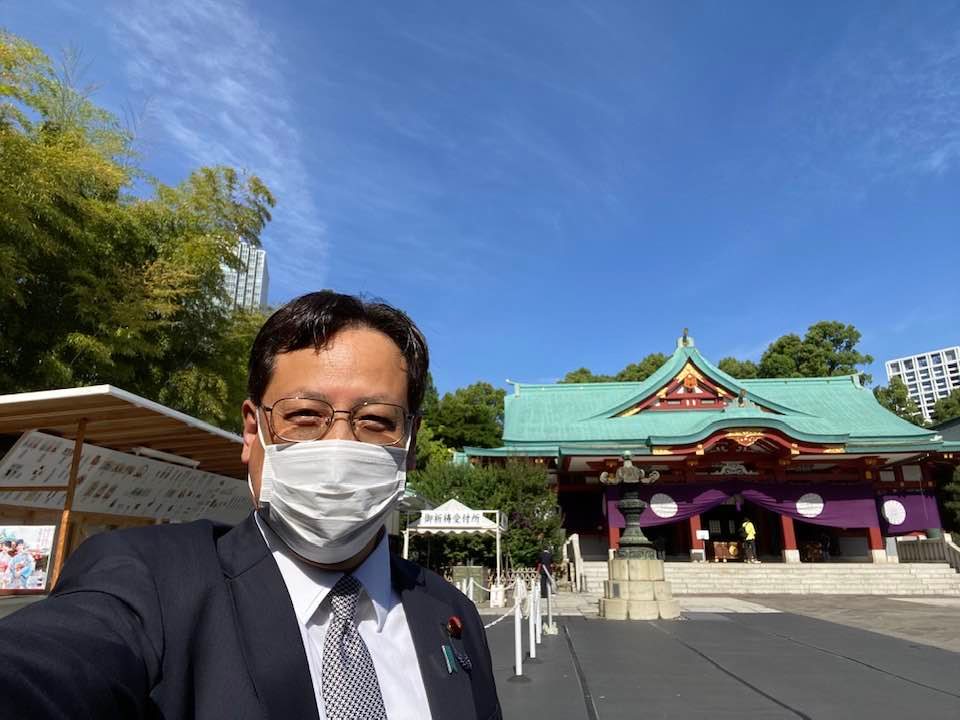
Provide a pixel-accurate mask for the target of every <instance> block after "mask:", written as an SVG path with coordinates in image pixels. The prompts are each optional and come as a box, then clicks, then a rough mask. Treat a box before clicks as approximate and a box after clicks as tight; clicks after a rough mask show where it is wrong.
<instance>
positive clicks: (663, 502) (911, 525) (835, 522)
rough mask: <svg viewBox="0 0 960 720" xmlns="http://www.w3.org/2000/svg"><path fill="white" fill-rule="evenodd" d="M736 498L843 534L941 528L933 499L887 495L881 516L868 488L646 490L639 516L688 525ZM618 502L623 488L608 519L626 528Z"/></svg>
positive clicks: (610, 493)
mask: <svg viewBox="0 0 960 720" xmlns="http://www.w3.org/2000/svg"><path fill="white" fill-rule="evenodd" d="M735 495H739V496H740V497H742V498H743V499H744V500H746V501H747V502H750V503H753V504H755V505H758V506H759V507H762V508H764V509H765V510H770V511H772V512H775V513H777V514H779V515H787V516H789V517H792V518H793V519H795V520H800V521H802V522H805V523H810V524H812V525H826V526H828V527H841V528H865V527H883V528H884V532H885V533H886V532H888V530H887V528H889V534H896V533H905V532H912V531H913V530H924V529H926V528H932V527H940V515H939V513H938V512H937V505H936V501H935V500H934V499H933V498H932V497H931V496H921V495H919V494H916V493H911V494H905V495H896V496H894V495H885V496H883V498H882V499H881V502H880V507H881V512H879V513H878V505H877V501H876V496H875V495H874V493H873V488H872V487H871V486H870V485H869V484H856V485H820V484H816V485H814V484H803V485H798V484H794V483H788V484H784V485H778V484H775V483H751V482H740V481H736V480H733V481H730V480H727V481H723V480H721V481H718V482H717V483H715V484H714V485H712V486H710V487H704V486H702V485H660V484H653V485H643V486H641V488H640V499H641V500H643V501H645V502H646V503H647V507H646V508H644V510H643V513H642V514H641V515H640V525H641V526H642V527H651V526H654V525H666V524H668V523H673V522H677V521H678V520H685V519H687V518H689V517H691V516H692V515H699V514H700V513H704V512H706V511H707V510H710V509H711V508H714V507H716V506H717V505H720V504H722V503H723V502H724V501H726V500H727V498H729V497H731V496H735ZM619 499H620V488H619V487H608V488H607V489H606V503H607V517H608V518H609V519H610V525H611V526H612V527H616V528H622V527H624V525H625V523H624V519H623V515H622V514H621V513H620V510H618V509H617V501H618V500H619ZM888 499H889V500H895V501H897V502H899V503H900V504H901V505H902V506H903V515H904V518H903V520H902V521H901V523H900V524H899V525H893V524H892V522H890V521H887V520H885V518H884V516H883V512H882V507H883V502H884V501H886V500H888ZM738 507H739V498H738ZM887 507H888V509H889V512H890V514H891V517H892V518H893V519H899V517H900V510H899V509H898V507H897V506H896V505H893V504H891V505H889V506H887Z"/></svg>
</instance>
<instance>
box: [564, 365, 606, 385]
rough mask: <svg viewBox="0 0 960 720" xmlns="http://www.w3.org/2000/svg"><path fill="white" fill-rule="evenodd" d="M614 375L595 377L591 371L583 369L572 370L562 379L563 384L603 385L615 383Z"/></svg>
mask: <svg viewBox="0 0 960 720" xmlns="http://www.w3.org/2000/svg"><path fill="white" fill-rule="evenodd" d="M613 381H614V377H613V376H612V375H594V374H593V373H592V372H591V371H590V370H589V369H587V368H585V367H582V368H577V369H576V370H571V371H570V372H568V373H567V374H566V375H564V376H563V378H561V380H560V382H561V383H601V382H613Z"/></svg>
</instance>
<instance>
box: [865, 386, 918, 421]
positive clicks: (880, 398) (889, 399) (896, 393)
mask: <svg viewBox="0 0 960 720" xmlns="http://www.w3.org/2000/svg"><path fill="white" fill-rule="evenodd" d="M873 396H874V397H875V398H876V399H877V402H878V403H880V404H881V405H883V406H884V407H885V408H886V409H887V410H889V411H890V412H892V413H894V414H896V415H898V416H900V417H902V418H903V419H904V420H906V421H908V422H912V423H915V424H917V425H922V424H923V417H922V416H921V415H920V408H919V407H918V406H917V404H916V403H915V402H914V401H913V399H912V398H911V397H910V394H909V392H908V391H907V386H906V385H904V384H903V380H901V379H900V378H898V377H895V378H893V379H892V380H891V381H890V384H889V385H887V386H886V387H883V386H878V387H875V388H874V389H873Z"/></svg>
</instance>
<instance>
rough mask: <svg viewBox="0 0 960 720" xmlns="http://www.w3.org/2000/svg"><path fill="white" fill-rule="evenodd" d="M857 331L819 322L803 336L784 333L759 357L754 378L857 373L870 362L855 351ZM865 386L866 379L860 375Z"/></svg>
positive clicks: (846, 326) (867, 356) (842, 325)
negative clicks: (860, 367)
mask: <svg viewBox="0 0 960 720" xmlns="http://www.w3.org/2000/svg"><path fill="white" fill-rule="evenodd" d="M860 337H861V336H860V331H859V330H857V329H856V328H855V327H854V326H853V325H844V324H843V323H841V322H836V321H827V320H824V321H821V322H818V323H815V324H813V325H811V326H810V327H809V328H808V329H807V333H806V335H804V337H803V338H802V339H801V338H800V336H799V335H796V334H793V333H791V334H788V335H783V336H782V337H780V338H777V339H776V340H775V341H774V342H772V343H771V344H770V346H769V347H768V348H767V350H766V352H764V353H763V356H762V357H761V358H760V366H759V373H758V377H765V378H774V377H830V376H834V375H852V374H854V373H858V372H860V370H859V369H858V368H859V366H860V365H869V364H870V363H872V362H873V358H872V357H871V356H870V355H865V354H863V353H861V352H860V351H859V350H858V349H857V345H858V344H859V342H860ZM862 377H863V379H864V382H865V384H868V383H869V382H870V376H869V375H866V374H862Z"/></svg>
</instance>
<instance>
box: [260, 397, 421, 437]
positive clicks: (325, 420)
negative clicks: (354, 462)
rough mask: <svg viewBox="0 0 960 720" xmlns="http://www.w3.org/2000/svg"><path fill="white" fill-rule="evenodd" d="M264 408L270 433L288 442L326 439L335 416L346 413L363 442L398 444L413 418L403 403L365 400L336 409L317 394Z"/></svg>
mask: <svg viewBox="0 0 960 720" xmlns="http://www.w3.org/2000/svg"><path fill="white" fill-rule="evenodd" d="M263 409H264V411H266V415H267V424H268V425H269V426H270V431H271V433H272V434H273V435H274V436H275V437H278V438H280V439H281V440H286V441H287V442H307V441H310V440H321V439H323V438H324V437H325V436H326V434H327V433H328V432H329V431H330V428H331V427H333V422H334V420H335V419H336V416H337V415H338V414H342V415H346V416H347V420H348V421H349V423H350V428H351V430H352V431H353V436H354V437H355V438H356V439H357V440H359V441H360V442H363V443H370V444H371V445H397V444H398V443H400V442H401V441H402V440H403V439H404V438H406V436H407V430H408V429H409V427H410V422H411V421H412V420H413V418H414V416H413V415H411V414H410V413H408V412H407V409H406V408H405V407H402V406H400V405H392V404H390V403H378V402H362V403H360V404H359V405H355V406H354V407H353V408H351V409H350V410H335V409H334V407H333V405H331V404H330V403H328V402H326V401H325V400H317V399H315V398H283V399H281V400H277V401H276V402H275V403H274V404H273V405H269V406H268V405H264V406H263Z"/></svg>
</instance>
